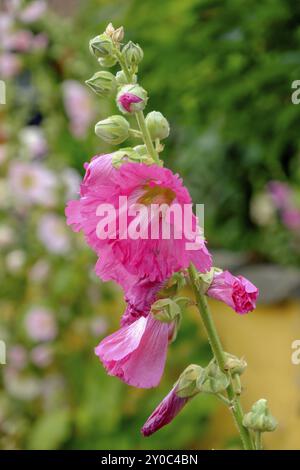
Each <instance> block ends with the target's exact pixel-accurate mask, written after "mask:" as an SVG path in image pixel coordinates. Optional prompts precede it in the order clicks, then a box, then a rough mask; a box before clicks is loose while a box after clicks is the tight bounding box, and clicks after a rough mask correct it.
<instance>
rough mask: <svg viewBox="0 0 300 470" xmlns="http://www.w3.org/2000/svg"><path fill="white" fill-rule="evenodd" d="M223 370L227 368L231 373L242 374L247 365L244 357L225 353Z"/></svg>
mask: <svg viewBox="0 0 300 470" xmlns="http://www.w3.org/2000/svg"><path fill="white" fill-rule="evenodd" d="M225 358H226V360H225V370H229V371H230V372H231V374H232V375H235V374H238V375H242V373H243V372H244V370H245V369H246V367H247V362H246V361H245V359H243V358H241V359H239V358H238V357H236V356H234V355H233V354H229V353H225Z"/></svg>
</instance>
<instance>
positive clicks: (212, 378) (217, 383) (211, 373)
mask: <svg viewBox="0 0 300 470" xmlns="http://www.w3.org/2000/svg"><path fill="white" fill-rule="evenodd" d="M205 372H206V373H205V375H203V376H202V377H201V381H200V379H199V380H198V384H197V386H198V388H199V390H200V391H201V392H205V393H220V392H223V391H224V390H226V388H227V387H228V385H229V379H228V377H227V376H226V375H225V374H224V372H222V371H221V370H220V368H219V366H218V365H217V364H216V362H215V361H211V362H210V363H209V365H208V366H207V367H206V369H205Z"/></svg>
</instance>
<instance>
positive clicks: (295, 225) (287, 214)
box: [281, 207, 300, 230]
mask: <svg viewBox="0 0 300 470" xmlns="http://www.w3.org/2000/svg"><path fill="white" fill-rule="evenodd" d="M281 216H282V222H283V223H284V225H285V226H286V227H287V228H288V229H290V230H299V229H300V209H297V208H296V207H289V208H285V209H283V211H282V214H281Z"/></svg>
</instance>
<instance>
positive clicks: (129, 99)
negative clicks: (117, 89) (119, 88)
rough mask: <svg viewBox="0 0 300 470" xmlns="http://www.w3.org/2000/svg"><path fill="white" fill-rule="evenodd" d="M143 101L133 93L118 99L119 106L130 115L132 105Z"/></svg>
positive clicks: (125, 94)
mask: <svg viewBox="0 0 300 470" xmlns="http://www.w3.org/2000/svg"><path fill="white" fill-rule="evenodd" d="M141 101H142V98H140V97H139V96H137V95H133V94H132V93H124V94H123V95H121V96H119V98H118V103H119V105H120V106H121V107H122V108H123V109H125V111H127V112H128V113H130V112H131V105H132V103H140V102H141Z"/></svg>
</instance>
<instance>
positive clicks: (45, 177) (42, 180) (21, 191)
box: [9, 161, 56, 207]
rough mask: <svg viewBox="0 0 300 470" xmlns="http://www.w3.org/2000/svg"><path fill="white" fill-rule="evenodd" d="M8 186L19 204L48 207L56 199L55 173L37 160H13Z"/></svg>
mask: <svg viewBox="0 0 300 470" xmlns="http://www.w3.org/2000/svg"><path fill="white" fill-rule="evenodd" d="M9 186H10V189H11V192H12V195H13V197H14V198H15V199H16V200H17V201H18V202H19V203H20V204H21V205H25V206H26V205H31V204H41V205H44V206H46V207H49V206H53V205H54V203H55V201H56V197H55V196H56V195H55V190H56V177H55V174H54V173H53V172H52V171H50V170H48V169H47V168H45V167H44V166H43V165H42V164H40V163H37V162H30V163H28V162H23V161H19V162H18V161H14V162H13V163H12V164H11V166H10V169H9Z"/></svg>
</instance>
